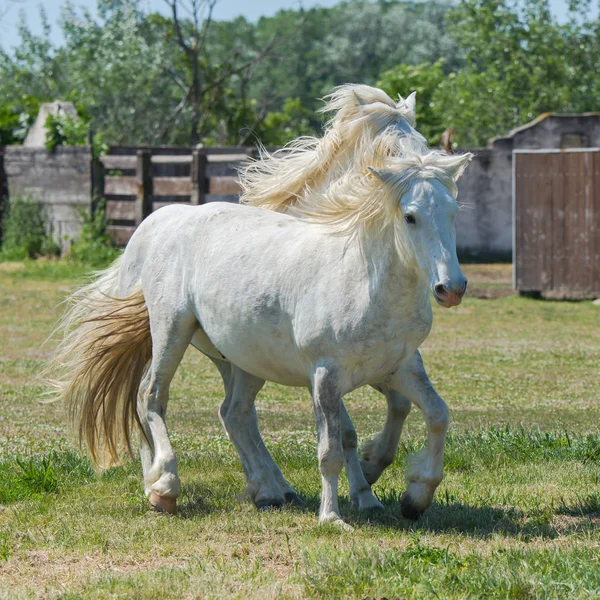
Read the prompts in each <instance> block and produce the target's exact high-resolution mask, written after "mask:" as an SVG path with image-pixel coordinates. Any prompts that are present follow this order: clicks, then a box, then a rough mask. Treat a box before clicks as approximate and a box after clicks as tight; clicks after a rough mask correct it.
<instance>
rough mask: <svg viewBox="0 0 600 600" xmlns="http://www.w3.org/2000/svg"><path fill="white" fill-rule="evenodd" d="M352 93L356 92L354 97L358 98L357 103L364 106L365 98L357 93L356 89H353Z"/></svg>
mask: <svg viewBox="0 0 600 600" xmlns="http://www.w3.org/2000/svg"><path fill="white" fill-rule="evenodd" d="M352 93H353V94H354V98H355V100H356V103H357V104H358V106H363V104H364V103H365V102H364V100H363V99H362V98H361V97H360V96H359V95H358V94H357V93H356V90H352Z"/></svg>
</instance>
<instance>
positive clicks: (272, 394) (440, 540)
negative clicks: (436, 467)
mask: <svg viewBox="0 0 600 600" xmlns="http://www.w3.org/2000/svg"><path fill="white" fill-rule="evenodd" d="M466 271H467V276H468V277H469V279H470V280H471V284H472V286H473V288H474V289H475V290H476V291H480V292H481V293H475V295H480V296H485V295H486V293H484V292H485V291H486V290H488V291H489V290H494V289H500V290H502V293H492V294H490V295H491V296H492V297H493V298H495V299H491V300H490V299H479V298H475V297H470V298H467V299H466V300H465V301H464V303H463V304H462V305H461V306H460V307H458V308H457V309H453V310H443V309H439V308H435V309H434V312H435V321H434V328H433V331H432V334H431V336H430V338H429V339H428V340H427V342H426V344H425V347H424V349H423V355H424V359H425V363H426V366H427V368H428V371H429V374H430V376H431V379H432V381H433V382H434V384H435V385H436V388H437V389H438V391H439V392H440V394H441V395H442V396H443V397H444V398H445V399H446V401H447V402H448V404H449V406H450V409H451V419H452V424H451V430H450V434H449V439H448V444H447V456H446V461H445V469H446V477H445V479H444V481H443V482H442V484H441V485H440V488H439V490H438V492H437V494H436V497H435V501H434V505H433V507H432V508H431V509H430V510H429V511H428V512H427V513H426V515H425V516H424V517H423V518H422V519H421V520H420V521H418V522H417V523H413V522H410V521H407V520H405V519H403V518H402V517H401V515H400V508H399V499H400V496H401V494H402V492H403V489H404V482H403V475H402V470H403V463H404V461H405V459H406V455H407V453H408V452H413V451H415V450H417V449H418V448H419V447H420V446H421V444H422V443H423V441H424V425H423V420H422V418H421V415H420V414H419V413H418V411H416V410H415V411H413V412H412V413H411V415H410V416H409V419H408V423H407V427H406V432H405V435H404V437H403V444H402V448H401V450H400V452H399V454H398V458H397V461H396V462H395V463H394V464H393V465H392V466H391V467H390V468H389V469H388V470H387V471H386V473H385V474H384V475H383V476H382V478H381V479H380V481H379V482H378V483H377V484H376V485H375V487H374V490H375V493H376V494H377V495H378V497H379V498H380V499H381V501H382V502H383V504H384V505H385V507H386V511H385V513H383V514H381V515H376V516H373V515H371V516H370V517H369V518H367V517H363V516H361V515H359V514H358V513H356V512H354V511H353V510H352V508H351V506H350V504H349V500H348V492H347V486H346V483H345V479H344V478H343V477H342V480H343V481H342V485H341V509H342V514H343V516H344V517H345V518H346V520H347V521H348V522H350V523H352V524H353V525H354V531H353V532H352V533H348V532H343V531H339V530H338V529H337V528H334V527H332V526H326V527H319V526H318V525H317V510H318V499H319V493H320V480H319V474H318V469H317V462H316V440H315V432H314V424H313V418H312V409H311V403H310V398H309V396H308V393H307V392H306V391H304V390H296V389H289V388H282V387H280V386H276V385H267V386H266V387H265V389H264V391H263V392H262V394H261V396H260V398H259V404H258V410H259V418H260V420H261V428H262V431H263V433H264V436H265V439H266V442H267V445H268V447H269V448H270V450H271V451H272V452H273V454H274V456H275V459H276V460H277V461H278V463H279V464H280V466H281V468H282V470H283V472H284V474H285V475H286V477H287V478H288V480H289V481H290V482H291V484H292V485H293V486H294V487H295V488H296V490H297V491H298V492H299V493H300V494H301V496H302V497H303V498H304V499H305V500H306V502H307V509H306V510H304V511H301V510H298V509H292V508H286V509H284V510H279V511H273V512H263V513H258V512H257V511H256V510H255V509H254V507H253V506H252V505H250V504H248V503H247V502H245V501H244V500H243V497H241V495H242V492H243V489H244V481H243V476H242V469H241V467H240V465H239V462H238V460H237V455H236V453H235V450H234V448H233V447H232V445H231V444H230V443H229V442H228V440H227V439H226V437H225V436H224V434H223V433H222V430H221V428H220V425H219V422H218V419H217V408H218V406H219V404H220V401H221V399H222V396H223V391H222V385H221V381H220V378H219V377H218V374H217V372H216V370H215V369H214V368H213V367H212V364H211V363H209V362H208V361H207V360H205V359H204V358H203V357H202V356H201V355H200V354H199V353H197V352H192V351H189V352H188V354H187V355H186V357H185V360H184V363H183V364H182V366H181V367H180V370H179V371H178V374H177V376H176V379H175V382H174V384H173V387H172V394H171V401H170V405H169V425H170V429H171V432H172V439H173V442H174V446H175V450H176V452H177V453H178V456H179V459H180V472H181V476H182V480H183V484H184V486H183V492H182V497H181V499H180V510H179V513H178V515H176V516H174V517H167V516H162V515H158V514H156V513H153V512H150V511H149V510H148V507H147V502H146V499H145V497H144V495H143V493H142V487H141V468H140V466H139V464H137V463H130V464H126V465H125V466H123V467H118V468H113V469H111V470H109V471H107V472H105V473H103V474H101V475H97V474H96V473H94V471H93V470H92V468H91V467H90V464H89V462H88V461H87V459H86V458H85V456H84V455H82V454H81V453H80V452H78V451H77V449H76V448H75V447H74V446H73V444H72V443H71V442H70V440H69V437H68V435H67V432H66V429H65V425H64V418H63V412H62V407H61V406H59V405H57V404H45V403H43V402H42V400H43V395H42V392H43V390H42V388H41V387H40V384H39V382H38V381H36V376H37V375H38V373H39V371H40V369H41V368H42V366H43V363H44V359H45V357H46V356H47V355H48V353H49V352H50V351H51V343H49V344H47V345H46V346H45V347H43V348H41V345H42V343H43V342H44V340H45V339H46V337H47V335H48V333H49V332H50V331H51V329H52V324H53V322H54V320H55V319H56V318H57V316H58V314H59V311H56V310H55V309H54V307H55V305H56V304H58V303H59V302H60V301H61V300H62V299H63V298H64V296H65V294H66V293H67V291H68V290H69V289H70V288H71V287H72V286H73V285H74V283H75V281H76V280H75V279H74V278H73V277H72V276H71V275H70V274H69V269H68V268H66V267H63V266H62V265H60V264H55V265H54V264H51V265H45V266H44V265H26V266H24V267H23V266H20V265H7V264H3V265H2V264H0V307H1V310H0V504H1V506H0V597H7V598H21V597H22V598H30V597H31V598H35V597H41V598H54V597H56V598H65V599H67V598H69V599H74V598H156V599H164V598H178V599H182V598H196V597H199V598H229V597H237V598H261V599H262V598H267V599H268V598H303V597H311V598H338V597H343V598H383V597H385V598H388V599H390V600H391V599H392V598H465V597H471V598H599V597H600V436H599V419H598V416H599V411H598V409H599V406H600V392H599V390H600V333H599V332H600V307H598V306H594V305H593V304H592V303H591V302H577V303H575V302H550V301H536V300H531V299H526V298H519V297H513V296H510V291H509V286H508V284H507V278H508V277H509V275H510V273H509V271H508V270H507V267H506V266H502V265H495V266H491V267H481V266H476V267H475V266H473V267H471V268H467V269H466ZM75 275H77V276H80V275H81V271H78V272H77V273H76V274H75ZM502 296H504V297H502ZM346 402H347V406H348V409H349V411H350V413H351V415H352V417H353V419H354V421H355V424H356V426H357V430H358V433H359V439H360V440H362V441H364V440H366V439H367V438H368V437H369V436H371V435H373V433H374V432H376V431H377V430H378V429H379V428H380V427H381V425H382V423H383V418H384V415H385V410H384V401H383V397H382V396H379V395H378V394H377V393H376V392H374V391H372V390H371V389H360V390H357V391H356V392H354V393H353V394H351V395H350V396H349V397H348V398H347V400H346Z"/></svg>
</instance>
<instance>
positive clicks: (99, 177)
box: [91, 157, 106, 215]
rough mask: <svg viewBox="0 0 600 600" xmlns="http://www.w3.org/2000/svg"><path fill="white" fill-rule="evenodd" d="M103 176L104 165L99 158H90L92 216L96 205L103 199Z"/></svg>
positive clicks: (96, 207)
mask: <svg viewBox="0 0 600 600" xmlns="http://www.w3.org/2000/svg"><path fill="white" fill-rule="evenodd" d="M104 176H105V173H104V164H103V163H102V161H101V160H100V159H99V158H93V157H92V190H91V191H92V215H95V214H96V210H97V209H98V204H99V203H100V202H102V200H103V199H104ZM104 208H105V209H106V207H104Z"/></svg>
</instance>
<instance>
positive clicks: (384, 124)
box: [240, 84, 428, 508]
mask: <svg viewBox="0 0 600 600" xmlns="http://www.w3.org/2000/svg"><path fill="white" fill-rule="evenodd" d="M415 96H416V93H415V92H412V93H411V94H410V95H409V96H408V97H407V98H406V99H403V98H402V96H399V101H398V102H397V103H396V102H394V101H393V100H392V99H391V98H390V97H389V96H388V95H387V94H386V93H385V92H384V91H383V90H380V89H378V88H374V87H370V86H366V85H356V84H346V85H342V86H339V87H337V88H335V89H334V90H333V92H331V93H330V94H329V95H328V96H326V98H325V100H327V102H326V104H325V106H324V107H323V109H322V111H321V112H323V113H333V116H332V117H331V119H330V121H329V122H328V124H327V126H326V128H325V132H324V135H323V137H322V138H314V137H304V138H300V139H298V140H294V141H293V142H292V143H291V144H289V145H288V146H286V147H285V148H283V149H281V150H279V151H277V152H275V153H274V154H269V153H268V152H267V151H266V150H265V149H264V148H263V149H262V151H261V155H260V159H259V160H257V161H256V162H253V163H250V165H249V166H247V167H245V168H244V169H243V170H242V172H241V184H242V188H243V193H242V195H241V198H240V202H241V203H242V204H248V205H250V206H260V207H261V208H267V209H269V210H275V211H277V212H284V213H287V214H292V215H294V216H296V217H299V218H305V217H308V218H309V219H311V218H312V219H314V218H317V219H318V218H319V215H320V211H322V210H323V208H324V207H322V206H318V205H317V206H316V207H310V208H309V207H307V204H309V203H310V202H311V201H313V200H315V201H316V202H317V204H319V202H320V196H319V194H315V193H314V192H315V191H321V192H323V191H326V190H327V189H328V188H331V187H332V186H335V185H336V184H337V181H338V180H339V179H341V178H343V177H345V176H346V174H347V173H348V172H349V171H352V170H355V171H361V170H363V169H365V168H366V167H368V158H369V157H370V156H371V154H372V146H373V144H375V143H377V144H379V148H380V150H379V151H380V152H381V153H383V154H389V155H398V154H402V153H403V152H404V148H405V147H406V144H407V143H408V145H409V147H410V152H412V153H415V152H417V153H424V152H427V150H428V146H427V141H426V140H425V138H424V137H423V136H422V135H421V134H420V133H419V132H418V131H416V129H415V127H416V114H415ZM365 160H366V161H367V163H365ZM315 214H316V215H317V216H316V217H315ZM343 218H345V219H347V218H348V216H347V215H346V214H345V213H343ZM373 387H375V389H377V390H378V391H379V392H381V393H382V394H383V395H384V396H385V398H386V401H387V406H388V410H387V416H386V421H385V424H384V426H383V429H382V431H381V432H380V433H379V434H378V435H377V436H375V438H373V439H372V440H369V441H368V442H366V443H365V444H364V445H363V447H362V451H361V461H360V465H361V469H362V472H363V475H364V477H365V478H366V480H367V482H368V483H369V484H370V485H372V484H374V483H375V482H376V481H377V480H378V479H379V477H380V476H381V474H382V473H383V471H384V470H385V469H386V468H387V467H388V466H389V465H390V464H392V462H393V461H394V459H395V457H396V454H397V451H398V445H399V442H400V436H401V434H402V429H403V426H404V422H405V421H406V418H407V416H408V414H409V412H410V410H411V405H412V403H411V402H410V400H409V399H408V398H406V397H405V396H403V395H402V394H400V393H399V392H398V391H396V390H394V389H391V388H389V387H388V386H385V385H383V384H378V385H374V386H373ZM342 410H343V412H344V418H349V417H348V416H347V413H346V411H345V408H344V407H342ZM347 462H348V461H347ZM349 464H350V465H354V464H356V461H355V460H351V461H349ZM347 470H348V471H351V470H352V468H351V467H350V468H348V465H347ZM359 479H361V478H360V477H352V476H351V478H350V480H351V484H352V481H358V480H359ZM350 493H351V498H352V500H353V502H354V503H355V504H357V503H359V501H358V494H357V492H356V490H353V487H352V485H350ZM381 508H383V507H381Z"/></svg>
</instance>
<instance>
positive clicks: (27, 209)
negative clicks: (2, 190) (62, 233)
mask: <svg viewBox="0 0 600 600" xmlns="http://www.w3.org/2000/svg"><path fill="white" fill-rule="evenodd" d="M59 253H60V248H59V247H58V245H57V244H56V243H55V242H54V240H53V239H52V234H51V228H50V225H49V223H48V215H47V211H46V207H45V206H44V205H43V204H42V203H41V202H39V201H35V200H29V199H23V198H16V199H15V200H11V201H10V202H9V203H8V205H7V206H6V209H5V213H4V215H3V220H2V252H1V253H0V256H1V257H2V258H3V259H5V260H24V259H26V258H37V257H38V256H56V255H58V254H59Z"/></svg>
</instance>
